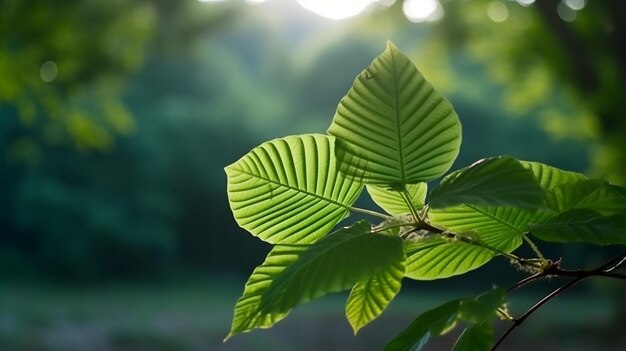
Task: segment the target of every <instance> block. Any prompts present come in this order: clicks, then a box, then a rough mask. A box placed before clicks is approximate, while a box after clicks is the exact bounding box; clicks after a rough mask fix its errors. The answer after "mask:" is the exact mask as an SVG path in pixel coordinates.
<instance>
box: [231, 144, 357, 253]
mask: <svg viewBox="0 0 626 351" xmlns="http://www.w3.org/2000/svg"><path fill="white" fill-rule="evenodd" d="M333 145H334V138H332V137H328V136H325V135H318V134H308V135H299V136H290V137H286V138H282V139H275V140H272V141H269V142H266V143H263V144H261V145H260V146H258V147H256V148H254V149H252V150H251V151H250V152H249V153H248V154H246V155H245V156H243V157H242V158H241V159H239V160H238V161H237V162H235V163H233V164H232V165H230V166H228V167H226V173H227V175H228V200H229V201H230V206H231V209H232V211H233V214H234V216H235V220H236V221H237V223H238V224H239V225H240V226H241V227H243V228H245V229H247V230H248V231H249V232H250V233H252V234H253V235H255V236H258V237H259V238H261V239H263V240H265V241H267V242H270V243H273V244H275V243H281V244H293V243H299V244H301V243H312V242H314V241H316V240H317V239H319V238H320V237H322V236H324V235H326V234H327V233H328V232H329V231H330V230H331V229H332V228H333V227H334V226H335V225H336V224H337V223H338V222H339V221H340V220H342V219H343V218H345V217H346V216H348V214H349V210H348V207H349V206H350V205H351V204H352V203H354V201H356V199H357V197H358V196H359V194H360V192H361V190H362V189H363V185H362V184H360V183H358V182H354V181H352V180H348V179H346V178H345V177H344V176H343V175H342V174H340V173H339V172H338V171H337V168H336V165H335V163H336V162H335V157H334V155H333V147H334V146H333Z"/></svg>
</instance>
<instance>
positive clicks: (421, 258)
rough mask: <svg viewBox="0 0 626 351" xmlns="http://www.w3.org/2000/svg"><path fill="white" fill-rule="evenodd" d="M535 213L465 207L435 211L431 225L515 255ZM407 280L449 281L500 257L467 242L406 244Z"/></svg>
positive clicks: (440, 239) (486, 207) (431, 216)
mask: <svg viewBox="0 0 626 351" xmlns="http://www.w3.org/2000/svg"><path fill="white" fill-rule="evenodd" d="M533 214H534V210H526V209H521V208H507V207H497V206H471V205H461V206H455V207H450V208H445V209H438V210H437V209H432V210H430V211H429V213H428V216H429V220H430V222H431V223H432V224H433V225H434V226H436V227H439V228H441V229H444V230H447V231H450V232H453V233H458V234H460V235H464V236H467V237H469V238H472V239H476V240H478V241H480V242H481V243H484V244H487V245H489V246H491V247H494V248H496V249H498V250H500V251H504V252H511V251H513V250H515V249H516V248H517V247H519V246H520V245H521V244H522V238H521V234H522V233H524V232H525V231H526V228H527V224H528V222H529V221H530V220H531V219H532V218H533ZM405 252H406V256H407V260H406V273H405V276H407V277H409V278H412V279H417V280H431V279H441V278H448V277H451V276H454V275H459V274H463V273H466V272H469V271H471V270H474V269H476V268H479V267H480V266H482V265H484V264H485V263H487V262H489V261H490V260H491V259H492V258H493V257H495V256H497V253H496V252H494V251H492V250H489V249H486V248H482V247H477V246H474V245H470V244H466V243H463V242H450V241H449V240H445V239H443V238H441V237H438V236H435V237H433V238H430V239H428V240H423V241H417V242H408V243H407V244H405Z"/></svg>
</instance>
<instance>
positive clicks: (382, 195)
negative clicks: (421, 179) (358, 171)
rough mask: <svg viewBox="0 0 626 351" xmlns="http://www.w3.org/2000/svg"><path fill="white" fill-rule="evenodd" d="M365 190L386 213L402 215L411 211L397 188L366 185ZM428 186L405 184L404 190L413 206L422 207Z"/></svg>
mask: <svg viewBox="0 0 626 351" xmlns="http://www.w3.org/2000/svg"><path fill="white" fill-rule="evenodd" d="M366 189H367V192H368V193H369V194H370V196H371V197H372V200H374V202H375V203H376V204H377V205H378V206H380V207H381V208H382V209H383V210H385V211H386V212H387V213H389V214H392V215H402V214H407V213H411V209H410V208H409V207H408V206H407V204H406V202H405V201H404V199H403V198H402V195H400V192H398V191H397V190H394V189H391V188H389V187H385V186H380V185H371V184H367V185H366ZM427 190H428V186H427V185H426V183H417V184H407V185H406V191H407V192H408V194H409V198H410V200H411V203H412V204H413V206H415V208H416V209H421V208H422V207H424V200H425V199H426V192H427Z"/></svg>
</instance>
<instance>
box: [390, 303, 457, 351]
mask: <svg viewBox="0 0 626 351" xmlns="http://www.w3.org/2000/svg"><path fill="white" fill-rule="evenodd" d="M460 302H461V300H453V301H450V302H447V303H445V304H443V305H441V306H439V307H436V308H434V309H432V310H429V311H426V312H424V313H422V314H421V315H419V316H418V317H417V318H416V319H415V320H414V321H413V322H412V323H411V324H410V325H409V326H408V327H407V328H406V329H405V330H404V331H402V333H400V334H399V335H398V336H396V337H395V338H394V339H393V340H391V342H389V344H387V346H386V347H385V351H419V350H421V349H422V347H424V345H425V344H426V342H428V339H429V338H430V337H431V336H439V335H443V334H445V333H446V332H448V331H449V330H450V329H452V328H453V327H454V326H455V324H456V317H457V314H458V312H459V304H460Z"/></svg>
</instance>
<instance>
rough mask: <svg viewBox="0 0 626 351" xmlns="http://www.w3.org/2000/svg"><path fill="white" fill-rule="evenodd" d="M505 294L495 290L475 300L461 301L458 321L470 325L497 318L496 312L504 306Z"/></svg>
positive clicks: (502, 291) (497, 289) (500, 290)
mask: <svg viewBox="0 0 626 351" xmlns="http://www.w3.org/2000/svg"><path fill="white" fill-rule="evenodd" d="M505 296H506V292H505V291H504V290H502V289H499V288H495V289H492V290H491V291H488V292H486V293H483V294H480V295H479V296H477V297H476V298H475V299H466V300H463V301H461V304H460V308H459V316H458V317H459V319H461V320H464V321H466V322H468V323H471V324H478V323H482V322H483V321H491V320H492V319H495V318H496V316H497V313H496V311H497V310H498V308H499V307H501V306H502V305H504V302H505V299H504V298H505Z"/></svg>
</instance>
